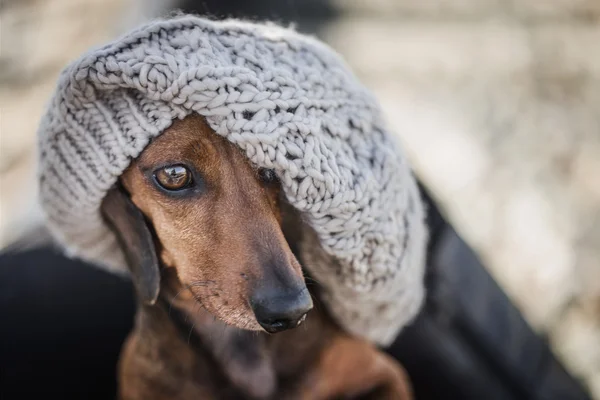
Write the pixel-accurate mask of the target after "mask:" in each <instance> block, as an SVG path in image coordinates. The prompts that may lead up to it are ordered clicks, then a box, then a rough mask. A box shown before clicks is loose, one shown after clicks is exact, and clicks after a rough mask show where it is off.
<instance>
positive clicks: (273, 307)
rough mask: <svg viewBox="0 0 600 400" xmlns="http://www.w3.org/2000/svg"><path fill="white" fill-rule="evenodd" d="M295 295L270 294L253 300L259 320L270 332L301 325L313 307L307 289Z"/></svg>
mask: <svg viewBox="0 0 600 400" xmlns="http://www.w3.org/2000/svg"><path fill="white" fill-rule="evenodd" d="M292 293H294V294H293V295H291V296H290V295H285V294H284V295H279V296H268V297H265V298H261V299H259V300H258V301H256V300H255V301H252V309H253V311H254V315H255V316H256V320H257V322H258V323H259V324H260V325H261V326H262V327H263V328H264V329H265V330H266V331H267V332H269V333H276V332H281V331H284V330H286V329H292V328H295V327H296V326H298V325H300V324H301V323H302V321H304V319H305V318H306V314H307V313H308V312H309V311H310V310H311V309H312V299H311V297H310V295H309V294H308V291H307V290H303V291H300V292H298V291H295V292H292Z"/></svg>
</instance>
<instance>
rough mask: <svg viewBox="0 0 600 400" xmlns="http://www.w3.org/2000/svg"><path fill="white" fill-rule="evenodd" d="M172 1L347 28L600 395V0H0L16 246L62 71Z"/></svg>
mask: <svg viewBox="0 0 600 400" xmlns="http://www.w3.org/2000/svg"><path fill="white" fill-rule="evenodd" d="M173 9H182V10H186V11H194V12H196V13H202V14H210V15H212V16H214V17H223V16H225V15H232V16H239V15H252V16H254V17H255V19H257V20H262V19H270V20H274V21H278V22H281V23H284V24H288V23H290V22H293V23H295V25H296V26H297V28H298V29H299V30H300V31H302V32H306V33H311V34H314V35H316V36H318V37H319V38H321V39H322V40H324V41H326V42H328V43H329V44H331V45H332V46H333V47H334V48H335V49H336V50H338V51H339V52H340V53H341V54H342V55H343V56H344V57H346V59H347V60H348V62H349V63H350V65H351V66H352V67H353V69H354V71H355V72H356V74H357V75H358V76H359V77H360V78H361V79H362V80H363V82H364V83H365V84H366V85H367V86H368V87H369V88H370V89H372V90H373V91H374V92H375V94H376V95H377V96H378V98H379V99H380V101H381V103H382V105H383V107H384V109H385V111H386V117H387V119H388V123H389V125H390V126H391V127H392V128H393V130H394V131H395V132H396V133H397V134H398V135H399V137H400V139H401V141H402V142H403V143H404V146H405V149H406V151H407V153H408V155H409V157H410V159H411V162H412V165H413V167H414V169H415V171H416V173H417V175H418V176H419V177H420V179H421V180H422V181H423V182H424V183H425V185H426V186H427V187H428V189H429V190H430V191H431V192H432V194H433V196H434V197H435V199H436V200H437V201H438V202H439V205H440V206H441V208H442V209H443V211H444V213H445V215H446V216H447V218H448V219H449V220H450V221H451V222H452V224H453V225H454V227H455V228H456V229H457V231H459V233H460V234H461V235H462V236H463V237H464V238H465V239H466V240H467V241H468V242H469V244H470V245H471V246H472V247H473V248H474V249H475V250H476V251H477V253H478V254H479V256H480V257H481V259H482V260H483V261H484V263H485V264H486V266H487V267H489V269H490V272H491V273H492V274H493V276H494V277H495V278H496V279H497V280H498V282H499V283H500V284H501V285H502V287H503V288H504V289H505V290H506V292H507V293H508V294H509V296H510V297H511V298H512V299H513V301H514V302H515V303H516V305H517V306H518V307H519V308H520V309H521V311H522V312H523V313H524V315H525V317H526V318H527V320H528V321H529V322H530V323H531V324H532V326H533V327H534V328H535V329H536V330H537V331H538V332H540V333H542V334H543V335H546V336H547V337H548V340H549V341H550V343H551V344H552V347H553V349H554V351H555V352H556V354H557V355H558V356H559V358H560V359H561V361H563V362H564V364H565V365H566V366H567V367H568V368H569V370H570V371H571V372H572V373H573V374H574V375H575V376H577V377H578V378H580V379H581V380H582V381H584V382H585V383H586V384H587V385H588V387H589V388H590V389H591V391H592V393H593V394H594V395H595V397H597V398H600V51H599V50H600V47H599V46H600V1H599V0H454V1H449V0H330V1H318V0H304V1H302V0H285V1H284V0H261V1H258V0H257V1H251V0H246V1H235V0H221V1H200V0H196V1H194V0H162V1H161V0H27V1H25V0H0V20H1V22H0V26H1V36H0V46H1V47H0V248H5V247H6V246H9V245H10V244H12V243H14V242H15V241H23V240H25V241H26V242H28V243H30V242H34V241H38V240H44V238H45V233H44V230H43V228H42V223H41V215H40V212H39V208H38V206H37V199H36V181H35V173H36V170H35V168H36V166H35V155H36V154H35V144H36V129H37V124H38V122H39V118H40V116H41V114H42V112H43V110H44V105H45V103H46V101H47V100H48V98H49V96H50V94H51V92H52V89H53V86H54V84H55V82H56V79H57V76H58V74H59V72H60V70H61V69H62V68H63V67H64V66H65V65H66V63H68V62H69V61H71V60H73V59H75V58H77V57H78V56H79V55H81V53H82V52H84V51H86V50H87V49H88V48H89V47H91V46H95V45H99V44H103V43H104V42H105V41H107V40H110V39H113V38H115V37H116V36H118V35H120V34H121V33H123V32H124V31H126V30H128V29H130V28H131V27H133V26H135V25H136V24H138V23H140V22H141V21H144V20H146V19H149V18H153V17H156V16H164V15H167V14H168V13H170V12H171V11H172V10H173Z"/></svg>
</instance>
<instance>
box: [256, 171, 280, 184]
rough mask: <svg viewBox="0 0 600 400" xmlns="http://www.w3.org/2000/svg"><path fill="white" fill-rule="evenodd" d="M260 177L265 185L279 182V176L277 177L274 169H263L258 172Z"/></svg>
mask: <svg viewBox="0 0 600 400" xmlns="http://www.w3.org/2000/svg"><path fill="white" fill-rule="evenodd" d="M258 176H259V178H260V180H261V181H263V182H265V183H273V182H277V175H275V171H273V170H272V169H267V168H261V169H259V170H258Z"/></svg>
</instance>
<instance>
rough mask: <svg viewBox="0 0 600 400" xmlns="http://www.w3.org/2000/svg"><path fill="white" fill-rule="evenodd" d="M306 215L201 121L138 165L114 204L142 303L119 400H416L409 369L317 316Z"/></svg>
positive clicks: (114, 221)
mask: <svg viewBox="0 0 600 400" xmlns="http://www.w3.org/2000/svg"><path fill="white" fill-rule="evenodd" d="M294 213H295V211H294V210H293V209H292V207H291V206H289V205H287V204H286V202H285V199H284V198H283V195H282V194H281V193H280V185H279V182H278V179H277V177H276V175H275V173H274V172H273V171H271V170H265V169H260V170H256V169H255V168H254V167H253V166H252V165H251V164H250V162H249V161H248V159H247V158H246V157H245V156H244V154H243V153H242V151H241V150H240V149H239V148H238V147H236V146H235V145H234V144H232V143H230V142H229V141H227V140H226V139H224V138H222V137H221V136H219V135H217V134H216V133H215V132H214V131H213V130H212V129H211V128H210V127H209V126H208V125H207V123H206V122H205V120H204V119H203V117H201V116H199V115H190V116H188V117H186V118H184V119H182V120H175V121H174V122H173V124H172V125H171V126H170V127H169V128H168V129H166V130H165V132H164V133H163V134H162V135H160V136H158V137H157V138H155V139H154V140H153V141H152V142H151V143H150V144H149V145H148V146H147V148H146V149H145V150H144V151H143V153H142V154H141V155H140V156H139V157H138V158H137V159H135V160H134V161H133V162H132V164H131V165H130V167H129V168H128V169H127V170H126V171H125V173H124V174H123V175H122V176H121V177H120V179H119V182H118V183H117V184H116V185H115V187H114V188H112V189H111V190H110V191H109V193H108V195H107V196H106V198H105V199H104V201H103V204H102V214H103V216H104V218H105V220H106V221H107V223H108V224H109V225H110V226H111V228H112V229H113V230H114V232H115V233H116V235H117V237H118V238H119V242H120V244H121V246H122V248H123V251H124V253H125V254H126V257H127V261H128V267H129V270H130V273H131V277H132V281H133V284H134V287H135V289H136V293H137V296H138V299H139V309H138V312H137V315H136V322H135V327H134V329H133V331H132V332H131V333H130V335H129V337H128V338H127V340H126V341H125V344H124V346H123V350H122V354H121V358H120V362H119V367H118V379H119V397H120V398H121V399H125V400H137V399H140V400H141V399H144V400H153V399H275V398H277V399H280V398H285V399H337V398H376V399H410V398H411V396H412V395H411V389H410V385H409V383H408V379H407V376H406V374H405V371H404V370H403V368H402V367H401V366H400V365H399V364H398V363H397V362H396V361H395V360H393V359H392V358H391V357H389V356H387V355H386V354H384V353H383V352H381V351H379V350H378V349H377V348H375V347H374V346H373V345H371V344H369V343H367V342H366V341H363V340H361V339H358V338H355V337H352V336H350V335H349V334H347V333H345V332H344V331H343V330H342V329H341V328H340V327H339V326H338V325H336V323H335V322H334V321H333V320H332V318H331V317H330V316H329V315H328V313H327V310H326V309H325V308H324V307H322V306H320V305H319V302H318V298H319V288H318V284H316V283H314V282H313V281H312V280H311V279H310V278H309V277H307V278H305V274H306V273H305V272H304V271H303V270H302V267H301V264H300V262H299V261H298V259H297V257H296V256H295V255H294V252H293V251H292V248H293V247H294V245H295V243H298V240H299V239H300V237H299V236H298V235H299V231H300V229H298V224H299V223H300V220H299V216H298V215H297V214H294ZM284 232H285V233H284ZM309 286H310V290H309V289H308V287H309ZM313 299H314V303H313ZM313 306H314V308H313Z"/></svg>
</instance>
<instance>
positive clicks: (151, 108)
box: [39, 16, 427, 344]
mask: <svg viewBox="0 0 600 400" xmlns="http://www.w3.org/2000/svg"><path fill="white" fill-rule="evenodd" d="M191 113H197V114H200V115H202V116H204V117H205V118H206V121H207V122H208V124H209V125H210V126H211V127H212V128H213V129H214V131H215V132H216V133H217V134H219V135H222V136H224V137H225V138H227V139H228V140H229V141H231V142H232V143H234V144H236V145H237V146H239V147H240V148H241V149H242V150H243V151H244V152H245V154H246V155H247V157H248V158H249V159H250V160H251V162H252V163H254V164H255V165H256V166H257V167H264V168H271V169H273V170H274V171H275V172H276V174H277V175H278V177H279V179H280V180H281V184H282V188H283V191H284V193H285V195H286V196H287V199H288V201H289V202H290V204H291V205H292V206H294V207H295V208H297V209H298V210H299V211H301V212H302V213H303V215H304V219H305V221H306V226H307V227H306V228H304V229H306V230H307V232H306V235H304V236H305V240H304V243H303V244H302V245H301V248H302V257H303V260H304V262H305V267H306V268H307V269H308V270H309V271H310V273H311V274H312V276H313V277H314V278H315V279H316V280H317V281H319V282H320V283H321V284H322V286H323V300H324V301H325V302H326V304H327V305H328V307H329V309H330V311H331V313H332V315H333V317H334V318H335V319H336V320H337V321H338V322H339V323H340V324H341V325H342V326H343V327H344V328H345V329H346V330H347V331H349V332H351V333H353V334H356V335H359V336H363V337H365V338H367V339H370V340H372V341H374V342H377V343H379V344H387V343H389V342H390V341H391V340H392V339H393V338H394V337H395V335H396V334H397V333H398V331H399V330H400V329H401V328H402V326H404V325H405V324H406V323H407V322H408V321H409V320H410V319H411V318H413V317H414V315H415V314H416V313H417V311H418V309H419V307H420V305H421V303H422V299H423V290H424V289H423V269H424V258H425V246H426V240H427V234H426V229H425V225H424V211H423V206H422V203H421V200H420V198H419V194H418V190H417V186H416V183H415V180H414V177H413V176H412V174H411V171H410V168H409V166H408V165H407V161H406V158H405V157H404V156H403V154H402V152H401V150H400V148H399V147H398V145H397V143H395V140H394V136H393V135H391V134H390V133H389V132H388V131H387V130H386V128H385V125H384V123H383V120H382V115H381V111H380V108H379V105H378V104H377V102H376V101H375V100H374V99H373V97H372V96H371V95H370V94H369V93H368V92H367V90H366V89H365V88H364V87H363V86H362V85H361V84H360V83H359V82H358V81H357V79H356V78H355V77H354V76H353V74H352V73H351V72H350V70H349V68H348V67H347V66H346V65H345V63H344V62H343V61H342V59H341V58H340V57H339V56H338V55H337V54H336V53H335V52H334V51H332V50H331V49H330V48H328V47H327V46H326V45H324V44H322V43H321V42H319V41H317V40H315V39H312V38H310V37H307V36H304V35H301V34H298V33H296V32H294V31H293V30H290V29H285V28H281V27H278V26H274V25H266V24H253V23H246V22H241V21H236V20H228V21H221V22H215V21H210V20H206V19H202V18H198V17H194V16H183V17H178V18H174V19H168V20H158V21H153V22H151V23H149V24H147V25H145V26H142V27H141V28H139V29H137V30H135V31H133V32H131V33H129V34H127V35H125V36H124V37H122V38H120V39H119V40H116V41H114V42H112V43H109V44H107V45H105V46H103V47H101V48H98V49H95V50H93V51H91V52H89V53H87V54H85V55H84V56H83V57H81V58H80V59H79V60H77V61H76V62H74V63H73V64H71V65H70V66H69V67H67V68H66V69H65V70H64V71H63V73H62V74H61V76H60V78H59V81H58V86H57V88H56V92H55V94H54V97H53V98H52V100H51V102H50V104H49V107H48V110H47V113H46V114H45V116H44V118H43V120H42V122H41V126H40V129H39V168H40V169H39V180H40V185H39V189H40V198H41V203H42V207H43V210H44V212H45V215H46V217H47V223H48V227H49V228H50V230H51V232H52V233H53V234H54V235H55V237H56V239H57V240H58V241H59V243H61V244H62V245H64V247H65V248H66V249H67V251H68V253H69V254H71V255H72V256H77V257H80V258H83V259H85V260H89V261H91V262H93V263H96V264H98V265H100V266H103V267H105V268H108V269H109V270H111V271H113V272H119V273H126V268H125V267H124V266H125V262H124V256H123V254H122V252H121V250H120V249H119V247H118V244H117V241H116V238H115V237H114V235H113V233H112V232H111V231H110V230H109V229H108V228H107V226H105V224H104V222H103V220H102V217H101V215H100V204H101V202H102V199H103V197H104V196H105V194H106V193H107V191H108V190H109V189H110V188H111V186H112V185H113V184H114V183H115V182H116V181H117V180H118V178H119V176H120V175H121V174H122V172H123V171H124V170H125V169H126V168H127V166H128V165H129V164H130V162H131V160H132V159H135V158H136V157H137V156H138V155H140V153H141V152H142V151H143V150H144V147H145V146H146V145H147V144H148V143H149V142H150V140H151V139H152V138H154V137H156V136H158V135H160V134H161V132H163V131H164V130H165V129H166V128H168V127H169V126H170V125H171V123H172V121H173V120H174V119H176V118H184V117H185V116H187V115H189V114H191Z"/></svg>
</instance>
